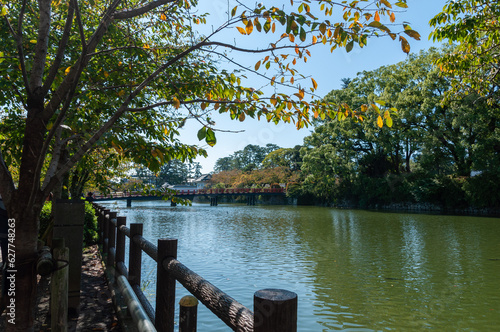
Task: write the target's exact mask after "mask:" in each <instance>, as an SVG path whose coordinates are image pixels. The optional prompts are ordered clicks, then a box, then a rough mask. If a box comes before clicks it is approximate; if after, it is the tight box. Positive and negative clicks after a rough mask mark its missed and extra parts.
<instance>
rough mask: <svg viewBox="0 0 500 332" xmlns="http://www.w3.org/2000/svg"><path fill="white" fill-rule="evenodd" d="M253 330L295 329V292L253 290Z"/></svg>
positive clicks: (289, 331) (276, 331)
mask: <svg viewBox="0 0 500 332" xmlns="http://www.w3.org/2000/svg"><path fill="white" fill-rule="evenodd" d="M253 304H254V332H295V331H297V294H295V293H294V292H290V291H287V290H284V289H262V290H259V291H257V292H255V294H254V297H253Z"/></svg>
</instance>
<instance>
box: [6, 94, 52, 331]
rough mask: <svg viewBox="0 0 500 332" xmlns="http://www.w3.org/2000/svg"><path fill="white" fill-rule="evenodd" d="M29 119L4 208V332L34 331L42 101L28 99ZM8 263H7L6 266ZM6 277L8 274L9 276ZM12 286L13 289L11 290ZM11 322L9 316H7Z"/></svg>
mask: <svg viewBox="0 0 500 332" xmlns="http://www.w3.org/2000/svg"><path fill="white" fill-rule="evenodd" d="M27 104H28V116H27V119H26V127H25V132H24V144H23V152H22V162H21V168H20V173H19V184H18V188H17V189H16V190H14V192H13V193H12V196H11V199H10V201H9V204H8V206H7V212H8V215H9V218H11V219H12V220H13V222H12V223H11V225H12V224H13V226H14V227H13V228H14V231H11V233H12V234H15V239H14V241H13V242H14V243H13V245H14V246H11V248H10V249H13V250H12V251H10V252H9V253H12V254H15V256H10V258H13V260H14V261H15V262H14V263H13V266H10V265H9V270H11V271H15V272H12V273H10V274H11V277H12V278H11V279H10V280H13V281H14V282H12V281H9V282H8V285H7V286H8V289H7V290H8V293H9V291H10V296H9V304H11V303H12V304H13V305H11V308H8V313H11V312H12V310H14V312H13V315H11V316H12V318H13V319H11V320H10V322H11V323H15V324H11V323H8V324H7V331H33V325H34V310H35V304H36V259H37V238H38V228H39V223H38V218H39V215H40V211H41V209H42V206H43V203H44V201H45V197H44V195H43V193H42V191H41V189H40V170H39V169H37V164H38V160H39V157H40V154H41V151H42V146H43V141H44V137H45V134H46V132H47V131H46V124H45V121H44V119H43V118H42V116H41V113H42V110H43V97H40V96H38V97H36V96H35V97H32V98H28V103H27ZM10 263H11V262H10V261H9V264H10ZM8 274H9V273H8ZM11 286H13V287H11ZM9 318H10V316H9Z"/></svg>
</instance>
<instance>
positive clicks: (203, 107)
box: [200, 102, 207, 111]
mask: <svg viewBox="0 0 500 332" xmlns="http://www.w3.org/2000/svg"><path fill="white" fill-rule="evenodd" d="M200 106H201V110H202V111H204V110H205V108H207V103H205V102H203V103H201V105H200Z"/></svg>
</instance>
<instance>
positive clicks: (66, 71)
mask: <svg viewBox="0 0 500 332" xmlns="http://www.w3.org/2000/svg"><path fill="white" fill-rule="evenodd" d="M70 70H71V66H69V67H68V68H66V70H65V71H64V75H68V74H69V71H70Z"/></svg>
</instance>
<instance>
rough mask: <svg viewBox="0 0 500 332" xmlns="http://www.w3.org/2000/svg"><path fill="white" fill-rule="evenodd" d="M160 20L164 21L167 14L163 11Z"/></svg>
mask: <svg viewBox="0 0 500 332" xmlns="http://www.w3.org/2000/svg"><path fill="white" fill-rule="evenodd" d="M160 20H162V21H166V20H167V15H165V13H161V15H160Z"/></svg>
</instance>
